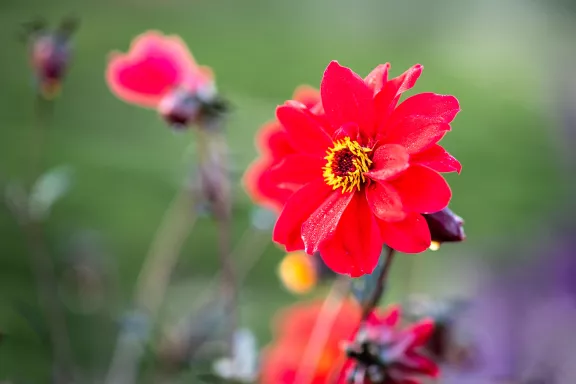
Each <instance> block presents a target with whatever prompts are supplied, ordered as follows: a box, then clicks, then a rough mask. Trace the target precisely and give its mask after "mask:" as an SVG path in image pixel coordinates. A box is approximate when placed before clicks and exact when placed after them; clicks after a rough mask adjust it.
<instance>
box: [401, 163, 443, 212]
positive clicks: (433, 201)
mask: <svg viewBox="0 0 576 384" xmlns="http://www.w3.org/2000/svg"><path fill="white" fill-rule="evenodd" d="M390 184H391V185H392V186H393V187H394V188H396V190H397V191H398V193H399V194H400V198H401V199H402V205H403V206H404V210H406V211H408V212H419V213H434V212H438V211H441V210H442V209H444V208H446V207H447V206H448V203H449V202H450V198H451V197H452V192H451V191H450V187H449V186H448V183H447V182H446V180H444V178H443V177H442V176H441V175H440V174H439V173H438V172H436V171H433V170H431V169H430V168H427V167H422V166H420V165H413V166H411V167H410V168H408V169H407V170H406V171H404V173H403V174H402V175H400V177H398V178H397V179H395V180H392V181H390Z"/></svg>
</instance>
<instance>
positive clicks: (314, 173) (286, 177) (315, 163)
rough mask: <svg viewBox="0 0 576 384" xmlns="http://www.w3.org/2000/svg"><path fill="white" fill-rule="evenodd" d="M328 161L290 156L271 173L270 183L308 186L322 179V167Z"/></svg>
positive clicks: (308, 156) (273, 168)
mask: <svg viewBox="0 0 576 384" xmlns="http://www.w3.org/2000/svg"><path fill="white" fill-rule="evenodd" d="M325 164H326V160H324V159H322V158H321V157H318V156H311V155H303V154H295V155H288V156H287V157H286V158H284V160H282V161H281V162H280V163H278V164H277V165H275V166H274V167H272V168H271V169H270V171H269V177H270V181H271V182H272V183H275V184H278V185H280V186H281V185H282V184H285V183H288V184H306V183H308V182H310V181H312V180H314V179H319V178H321V177H322V167H323V166H324V165H325Z"/></svg>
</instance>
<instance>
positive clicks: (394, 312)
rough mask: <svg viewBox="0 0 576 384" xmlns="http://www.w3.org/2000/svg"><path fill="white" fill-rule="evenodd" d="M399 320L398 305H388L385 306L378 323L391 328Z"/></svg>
mask: <svg viewBox="0 0 576 384" xmlns="http://www.w3.org/2000/svg"><path fill="white" fill-rule="evenodd" d="M399 321H400V307H399V306H398V305H390V306H389V307H388V308H386V312H384V314H383V315H382V317H381V319H380V320H379V321H378V323H379V324H381V325H386V326H388V327H391V328H393V327H395V326H397V325H398V322H399Z"/></svg>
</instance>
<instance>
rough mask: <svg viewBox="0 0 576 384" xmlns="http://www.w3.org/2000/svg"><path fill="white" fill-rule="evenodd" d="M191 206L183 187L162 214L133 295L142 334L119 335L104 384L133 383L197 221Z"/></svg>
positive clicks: (125, 331)
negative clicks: (145, 344)
mask: <svg viewBox="0 0 576 384" xmlns="http://www.w3.org/2000/svg"><path fill="white" fill-rule="evenodd" d="M199 146H200V145H199ZM194 202H195V199H194V196H193V192H192V191H191V189H190V187H189V186H187V185H184V186H183V187H182V188H181V190H180V192H179V193H178V194H177V195H176V197H175V198H174V200H173V201H172V203H171V204H170V206H169V208H168V209H167V211H166V213H165V214H164V218H163V219H162V222H161V224H160V226H159V227H158V229H157V231H156V234H155V236H154V240H153V241H152V244H151V246H150V248H149V251H148V254H147V255H146V258H145V260H144V265H143V266H142V269H141V272H140V274H139V276H138V279H137V283H136V290H135V294H134V302H135V307H136V308H135V310H136V316H141V319H142V320H143V322H144V328H145V330H144V334H141V335H136V336H135V335H134V334H133V332H134V330H132V329H130V327H126V328H125V329H123V330H122V331H121V332H120V335H119V337H118V340H117V344H116V348H115V350H114V353H113V356H112V362H111V365H110V368H109V371H108V375H107V378H106V383H107V384H130V383H135V382H136V377H137V374H138V367H139V363H140V359H141V357H142V355H143V353H144V343H145V342H146V341H147V340H148V338H149V336H150V329H151V328H152V327H153V325H154V323H155V322H156V319H157V317H158V313H159V311H160V308H161V304H162V301H163V299H164V296H165V294H166V290H167V288H168V285H169V283H170V278H171V276H172V271H173V270H174V268H175V266H176V263H177V261H178V257H179V255H180V251H181V249H182V246H183V245H184V242H185V241H186V239H187V238H188V235H189V233H190V231H191V229H192V227H193V226H194V223H195V221H196V214H195V205H194Z"/></svg>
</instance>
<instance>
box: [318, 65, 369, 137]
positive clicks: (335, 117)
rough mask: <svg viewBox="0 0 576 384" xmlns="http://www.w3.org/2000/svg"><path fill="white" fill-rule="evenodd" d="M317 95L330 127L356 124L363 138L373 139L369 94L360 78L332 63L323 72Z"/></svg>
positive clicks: (349, 70)
mask: <svg viewBox="0 0 576 384" xmlns="http://www.w3.org/2000/svg"><path fill="white" fill-rule="evenodd" d="M320 93H321V95H322V105H323V106H324V111H325V112H326V117H327V119H328V120H329V121H330V123H331V125H332V127H334V128H335V129H337V128H339V127H341V126H343V125H344V124H347V123H356V124H358V127H359V128H360V133H361V134H362V135H363V136H365V137H366V138H368V137H372V136H373V135H374V132H375V129H374V128H375V127H374V105H373V104H374V103H373V99H372V90H371V89H370V88H369V87H368V86H367V85H366V84H365V83H364V80H362V78H361V77H360V76H358V75H357V74H356V73H354V72H353V71H352V70H351V69H349V68H346V67H343V66H341V65H340V64H338V62H337V61H332V62H331V63H330V64H329V65H328V68H326V71H325V72H324V77H323V78H322V84H321V86H320Z"/></svg>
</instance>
